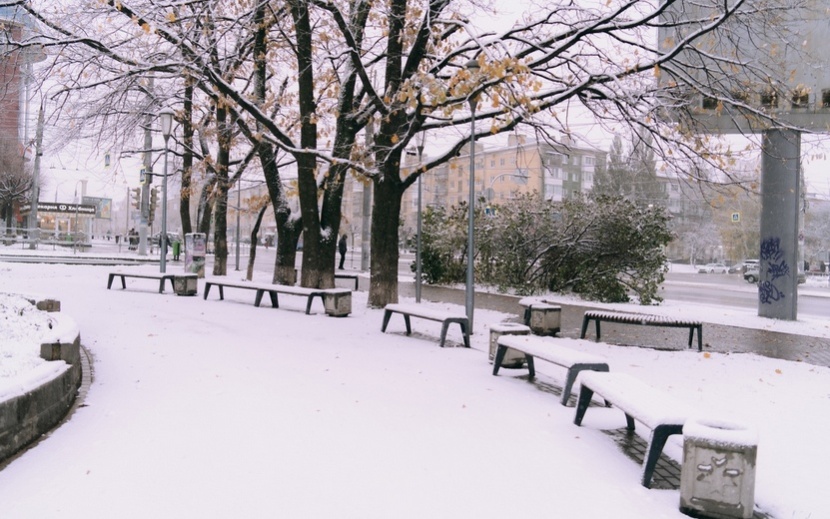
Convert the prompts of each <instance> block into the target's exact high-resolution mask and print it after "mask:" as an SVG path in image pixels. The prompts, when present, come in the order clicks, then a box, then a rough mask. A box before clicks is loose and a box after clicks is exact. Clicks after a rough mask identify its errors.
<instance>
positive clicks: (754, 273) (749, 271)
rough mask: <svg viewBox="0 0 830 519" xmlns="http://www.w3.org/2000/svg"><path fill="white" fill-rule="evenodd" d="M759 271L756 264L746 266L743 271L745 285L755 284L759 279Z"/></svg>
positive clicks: (758, 266)
mask: <svg viewBox="0 0 830 519" xmlns="http://www.w3.org/2000/svg"><path fill="white" fill-rule="evenodd" d="M759 271H760V265H759V264H758V263H755V264H753V265H747V266H746V270H745V271H744V281H746V282H747V283H757V282H758V279H759V277H760V274H759Z"/></svg>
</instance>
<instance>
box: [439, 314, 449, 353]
mask: <svg viewBox="0 0 830 519" xmlns="http://www.w3.org/2000/svg"><path fill="white" fill-rule="evenodd" d="M449 327H450V323H449V322H448V321H444V322H443V323H441V343H440V344H439V345H440V346H441V347H442V348H443V347H444V341H446V340H447V328H449Z"/></svg>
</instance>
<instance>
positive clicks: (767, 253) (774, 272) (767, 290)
mask: <svg viewBox="0 0 830 519" xmlns="http://www.w3.org/2000/svg"><path fill="white" fill-rule="evenodd" d="M761 262H762V263H764V262H766V265H767V269H766V275H765V279H763V280H761V281H759V282H758V298H759V299H760V301H761V303H763V304H768V305H769V304H772V303H773V302H775V301H780V300H781V299H784V297H785V294H784V293H783V292H781V290H779V289H778V287H777V286H775V281H776V280H777V279H780V278H783V277H786V276H789V275H790V266H789V265H788V264H787V262H786V261H784V251H783V250H782V249H781V239H780V238H767V239H766V240H764V241H763V242H761Z"/></svg>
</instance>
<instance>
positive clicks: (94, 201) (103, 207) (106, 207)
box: [83, 196, 112, 220]
mask: <svg viewBox="0 0 830 519" xmlns="http://www.w3.org/2000/svg"><path fill="white" fill-rule="evenodd" d="M83 203H84V205H94V206H95V218H101V219H102V220H109V219H111V218H112V198H98V197H95V196H85V197H84V199H83Z"/></svg>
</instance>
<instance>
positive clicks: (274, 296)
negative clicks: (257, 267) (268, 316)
mask: <svg viewBox="0 0 830 519" xmlns="http://www.w3.org/2000/svg"><path fill="white" fill-rule="evenodd" d="M268 297H269V298H271V307H272V308H279V307H280V298H279V296H278V295H277V293H276V292H275V291H274V290H269V291H268Z"/></svg>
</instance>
